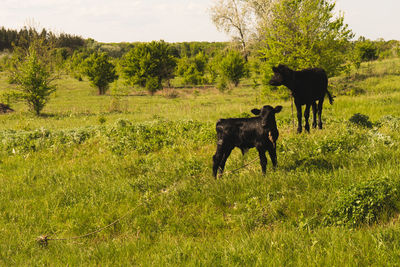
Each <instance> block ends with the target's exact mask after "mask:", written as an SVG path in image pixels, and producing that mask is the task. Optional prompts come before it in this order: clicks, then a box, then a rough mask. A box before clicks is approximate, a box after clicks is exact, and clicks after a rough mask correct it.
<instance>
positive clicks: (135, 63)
mask: <svg viewBox="0 0 400 267" xmlns="http://www.w3.org/2000/svg"><path fill="white" fill-rule="evenodd" d="M121 67H122V73H123V75H124V78H125V79H126V81H127V83H128V84H130V85H139V86H142V87H146V88H147V89H148V90H149V92H150V93H151V94H154V92H155V91H157V90H158V89H161V87H162V82H163V81H164V80H166V81H168V82H169V80H170V79H172V78H173V77H174V70H175V67H176V59H175V57H174V56H173V55H172V49H171V46H170V45H169V44H167V43H165V42H164V41H159V42H156V41H153V42H151V43H141V44H138V45H137V46H136V47H135V48H133V49H131V50H130V51H129V52H128V53H127V54H126V55H125V56H124V57H123V58H122V60H121ZM155 78H157V86H155V83H154V81H155ZM147 83H150V85H147Z"/></svg>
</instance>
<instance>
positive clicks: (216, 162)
mask: <svg viewBox="0 0 400 267" xmlns="http://www.w3.org/2000/svg"><path fill="white" fill-rule="evenodd" d="M224 154H225V151H224V150H223V146H222V144H221V145H220V144H218V145H217V151H216V152H215V154H214V156H213V176H214V177H215V178H217V171H218V168H219V166H220V164H221V161H222V158H223V156H224Z"/></svg>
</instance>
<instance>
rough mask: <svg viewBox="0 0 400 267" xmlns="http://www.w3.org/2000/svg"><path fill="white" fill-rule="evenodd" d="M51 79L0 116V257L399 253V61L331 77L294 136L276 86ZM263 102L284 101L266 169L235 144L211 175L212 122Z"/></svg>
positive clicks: (317, 257)
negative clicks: (324, 97)
mask: <svg viewBox="0 0 400 267" xmlns="http://www.w3.org/2000/svg"><path fill="white" fill-rule="evenodd" d="M57 83H58V90H57V92H56V93H55V94H54V96H52V98H51V101H50V102H49V103H48V105H47V106H46V107H45V109H44V110H43V116H41V117H36V116H34V115H32V114H31V113H29V112H28V111H27V109H26V107H25V105H24V104H23V103H18V104H15V105H14V106H13V108H14V109H15V110H16V112H14V113H10V114H4V115H0V266H15V265H27V266H37V265H51V266H53V265H55V266H58V265H63V266H65V265H72V266H75V265H90V266H92V265H94V266H98V265H102V266H108V265H116V266H126V265H140V266H165V265H178V266H188V265H211V266H254V265H256V266H257V265H270V266H355V265H357V266H358V265H361V266H365V265H379V266H382V265H384V266H399V265H400V264H399V262H400V222H399V219H400V213H399V209H400V198H399V195H400V164H399V163H400V150H399V146H400V133H399V130H400V59H387V60H382V61H376V62H370V63H363V64H362V65H361V68H360V69H358V70H352V72H351V73H350V74H349V75H343V76H340V77H334V78H331V79H330V88H329V90H330V91H331V92H333V94H334V95H336V98H335V102H334V104H333V105H329V102H328V101H325V104H324V110H323V114H322V116H323V121H324V129H323V130H316V129H311V133H302V134H296V133H295V132H296V131H295V128H294V127H293V125H292V111H291V101H290V98H288V94H285V90H284V89H280V90H275V89H268V90H262V88H261V87H258V88H253V87H252V86H250V85H246V83H244V85H242V86H239V87H238V88H235V89H233V90H231V91H228V92H225V93H222V92H220V91H218V90H217V89H214V88H191V89H190V88H188V89H175V90H172V89H168V90H164V91H161V92H159V93H157V94H156V95H154V96H149V95H147V94H146V93H143V92H140V91H134V90H130V89H129V88H124V85H122V84H117V85H113V86H114V87H115V88H119V87H121V88H122V89H121V90H119V91H123V92H125V93H123V94H118V93H115V92H114V93H111V92H110V94H108V95H105V96H99V95H97V94H96V90H95V89H93V88H91V87H90V85H89V83H88V82H87V81H85V80H84V81H81V82H79V81H77V80H75V79H72V78H69V77H68V76H63V77H62V79H60V80H59V81H57ZM8 86H9V85H8V83H7V77H6V74H5V73H4V72H0V90H3V89H2V88H7V87H8ZM116 91H118V90H116ZM119 91H118V92H119ZM265 104H269V105H273V106H275V105H282V106H283V111H282V112H281V113H279V114H277V123H278V129H279V131H280V137H279V139H278V144H277V155H278V168H277V169H276V170H275V171H274V170H273V169H272V167H271V161H270V160H269V158H268V166H267V174H266V175H265V176H263V175H262V174H261V168H260V165H259V163H258V160H256V161H253V160H254V159H256V158H257V157H258V156H257V153H256V151H255V150H254V149H253V150H250V151H249V152H248V153H247V154H246V155H245V156H244V157H243V156H242V155H241V153H240V150H238V149H235V150H234V151H233V153H232V155H231V157H230V158H229V159H228V161H227V165H226V173H225V174H224V175H223V176H222V177H220V178H218V179H214V178H213V177H212V173H211V166H212V155H213V154H214V153H215V148H216V137H215V122H216V121H217V120H218V119H219V118H227V117H239V116H250V110H251V109H252V108H260V107H261V106H263V105H265ZM247 164H248V165H247ZM244 165H245V166H244ZM241 166H244V167H243V168H241ZM119 218H121V220H120V221H118V223H116V224H113V225H112V226H111V227H108V228H106V229H104V230H102V231H100V232H98V233H96V234H93V235H90V236H88V237H83V238H77V239H69V238H71V237H76V236H80V235H84V234H87V233H90V232H92V231H95V230H96V229H100V228H102V227H104V226H106V225H108V224H110V223H112V222H114V221H115V220H117V219H119ZM41 235H49V238H50V239H51V238H60V239H62V238H65V239H67V240H49V241H48V244H47V245H44V244H39V243H38V242H37V238H38V237H39V236H41Z"/></svg>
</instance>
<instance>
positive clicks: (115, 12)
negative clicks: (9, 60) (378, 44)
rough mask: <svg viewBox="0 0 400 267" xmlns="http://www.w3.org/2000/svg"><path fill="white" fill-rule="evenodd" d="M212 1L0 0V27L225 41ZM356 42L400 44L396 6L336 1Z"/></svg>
mask: <svg viewBox="0 0 400 267" xmlns="http://www.w3.org/2000/svg"><path fill="white" fill-rule="evenodd" d="M212 2H213V1H212V0H0V26H4V27H6V28H12V29H20V28H21V27H23V26H32V25H33V26H36V27H37V28H42V27H44V28H46V29H50V30H52V31H55V32H65V33H70V34H76V35H80V36H82V37H84V38H88V37H91V38H93V39H95V40H97V41H100V42H123V41H125V42H133V41H152V40H160V39H163V40H165V41H167V42H179V41H226V40H229V37H228V36H227V35H225V34H224V33H220V32H218V31H217V30H216V28H215V26H214V25H213V24H212V23H211V20H210V16H209V12H208V11H207V9H208V8H209V7H210V6H211V5H212ZM337 8H338V10H339V9H340V10H341V11H343V12H344V16H345V22H346V23H348V24H349V26H350V28H351V29H352V30H353V32H354V33H356V35H357V37H358V36H361V35H362V36H365V37H367V38H370V39H372V40H375V39H377V38H380V37H382V38H384V39H386V40H390V39H397V40H400V15H399V14H398V13H399V12H400V0H380V1H377V0H337Z"/></svg>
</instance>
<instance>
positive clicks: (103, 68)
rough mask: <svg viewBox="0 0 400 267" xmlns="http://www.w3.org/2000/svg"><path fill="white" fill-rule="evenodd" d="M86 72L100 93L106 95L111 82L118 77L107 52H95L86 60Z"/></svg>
mask: <svg viewBox="0 0 400 267" xmlns="http://www.w3.org/2000/svg"><path fill="white" fill-rule="evenodd" d="M84 65H85V67H84V73H85V74H86V75H87V76H88V78H89V80H90V82H91V83H92V85H93V86H95V87H97V88H98V89H99V95H104V94H105V93H106V91H107V90H108V88H109V84H110V83H112V82H113V81H115V80H116V79H118V75H117V74H116V71H115V66H114V64H112V63H111V62H110V58H109V56H108V55H107V54H106V53H93V54H92V55H91V56H89V57H88V58H87V59H86V60H85V64H84Z"/></svg>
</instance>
